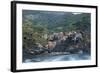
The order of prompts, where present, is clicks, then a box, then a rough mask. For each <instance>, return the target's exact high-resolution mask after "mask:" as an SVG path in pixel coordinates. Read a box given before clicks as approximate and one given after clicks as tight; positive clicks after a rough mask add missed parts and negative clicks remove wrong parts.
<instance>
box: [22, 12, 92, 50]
mask: <svg viewBox="0 0 100 73" xmlns="http://www.w3.org/2000/svg"><path fill="white" fill-rule="evenodd" d="M47 13H48V12H42V11H41V12H40V11H36V12H35V11H29V12H27V11H26V13H25V11H24V13H23V24H22V29H23V30H22V31H23V37H22V38H23V48H27V49H31V48H33V47H34V46H35V45H36V43H41V45H42V46H45V45H46V44H47V37H48V36H47V35H48V34H49V33H53V32H70V31H80V32H82V34H83V42H82V45H84V46H86V45H88V44H89V45H90V32H91V28H90V27H91V23H90V18H91V17H90V14H89V13H81V14H76V15H74V14H73V13H67V12H66V13H65V12H62V13H63V15H58V14H56V13H53V12H51V13H48V14H47ZM59 13H60V12H59ZM34 15H35V16H34ZM83 43H85V44H83Z"/></svg>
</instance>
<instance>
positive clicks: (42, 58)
mask: <svg viewBox="0 0 100 73" xmlns="http://www.w3.org/2000/svg"><path fill="white" fill-rule="evenodd" d="M89 59H91V56H90V55H89V54H86V53H82V54H69V55H65V54H64V55H63V54H62V55H50V54H48V55H36V56H34V55H33V57H32V58H30V59H25V60H24V63H31V62H54V61H75V60H89Z"/></svg>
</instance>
